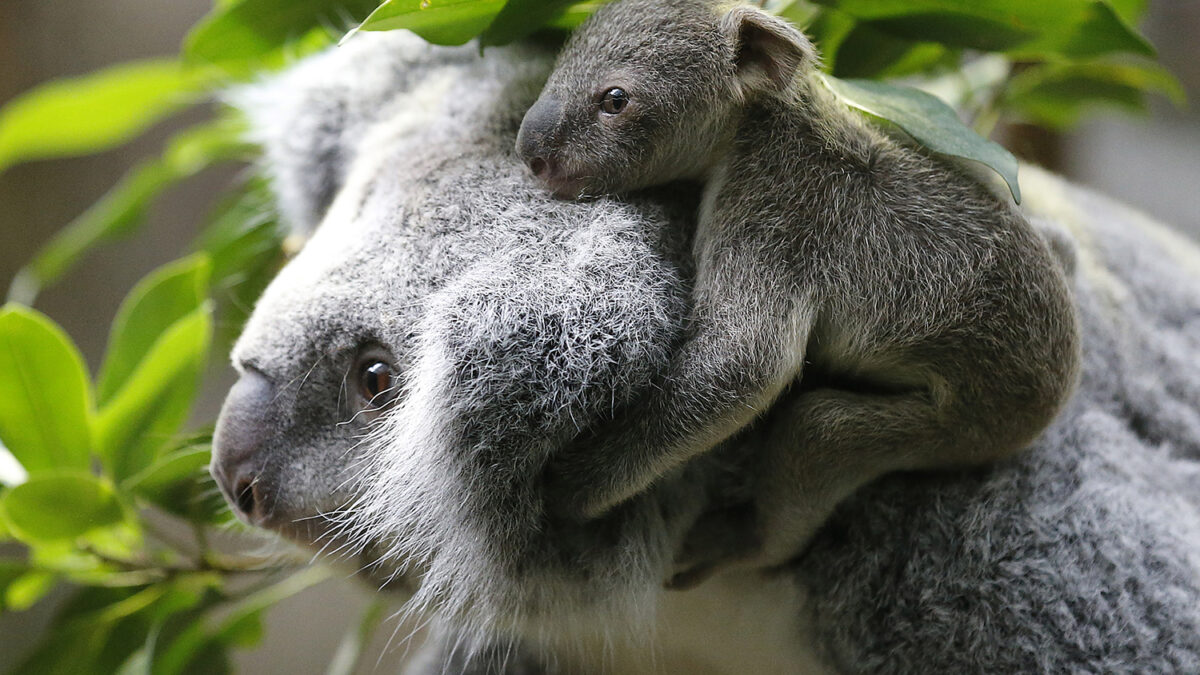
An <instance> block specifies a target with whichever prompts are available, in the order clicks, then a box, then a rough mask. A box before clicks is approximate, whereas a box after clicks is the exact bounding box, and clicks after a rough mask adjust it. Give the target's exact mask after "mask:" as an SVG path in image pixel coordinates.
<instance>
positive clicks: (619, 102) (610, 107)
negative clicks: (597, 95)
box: [600, 87, 629, 115]
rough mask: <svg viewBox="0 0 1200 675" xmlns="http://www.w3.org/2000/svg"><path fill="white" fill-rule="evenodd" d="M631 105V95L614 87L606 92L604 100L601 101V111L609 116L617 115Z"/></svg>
mask: <svg viewBox="0 0 1200 675" xmlns="http://www.w3.org/2000/svg"><path fill="white" fill-rule="evenodd" d="M628 104H629V94H626V93H625V90H624V89H622V88H620V87H613V88H612V89H609V90H608V91H606V92H604V98H602V99H600V109H601V110H603V111H604V112H605V113H607V114H609V115H616V114H617V113H620V112H621V111H622V110H624V109H625V106H626V105H628Z"/></svg>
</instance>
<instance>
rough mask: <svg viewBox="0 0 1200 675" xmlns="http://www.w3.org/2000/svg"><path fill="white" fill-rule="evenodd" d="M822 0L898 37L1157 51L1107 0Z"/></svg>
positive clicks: (1085, 53) (1089, 52) (1049, 48)
mask: <svg viewBox="0 0 1200 675" xmlns="http://www.w3.org/2000/svg"><path fill="white" fill-rule="evenodd" d="M820 1H821V4H824V5H827V6H830V7H834V8H836V9H838V10H839V11H842V12H845V13H847V14H849V15H850V16H853V17H854V18H855V19H858V20H859V21H869V22H871V25H872V26H873V27H875V28H877V29H879V30H881V31H883V32H887V33H891V34H892V35H895V36H896V37H901V38H905V39H908V40H915V41H930V42H940V43H942V44H944V45H947V46H950V47H966V48H972V49H982V50H985V51H1012V52H1014V53H1017V54H1021V55H1047V54H1056V55H1062V56H1067V57H1071V58H1079V57H1090V56H1095V55H1098V54H1106V53H1110V52H1132V53H1138V54H1145V55H1153V53H1154V50H1153V48H1152V47H1151V46H1150V43H1149V42H1147V41H1146V39H1145V38H1143V37H1142V36H1141V35H1139V34H1138V32H1137V31H1136V30H1134V29H1133V28H1132V27H1131V26H1130V25H1129V24H1128V23H1127V22H1126V20H1125V19H1123V18H1122V17H1121V15H1120V14H1118V13H1117V12H1116V11H1114V10H1113V8H1112V6H1110V5H1109V4H1108V3H1106V2H1104V1H1103V0H1057V1H1055V2H1047V1H1046V0H820Z"/></svg>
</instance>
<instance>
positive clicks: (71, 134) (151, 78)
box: [0, 59, 205, 171]
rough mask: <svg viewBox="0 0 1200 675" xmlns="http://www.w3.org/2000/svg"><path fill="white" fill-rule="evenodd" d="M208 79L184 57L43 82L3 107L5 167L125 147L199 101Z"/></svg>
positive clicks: (0, 125)
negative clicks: (188, 65)
mask: <svg viewBox="0 0 1200 675" xmlns="http://www.w3.org/2000/svg"><path fill="white" fill-rule="evenodd" d="M204 82H205V78H204V76H203V75H201V74H199V73H197V72H196V71H193V70H189V69H186V68H184V67H183V66H181V65H180V64H179V62H178V61H175V60H166V59H157V60H149V61H135V62H132V63H125V64H122V65H119V66H113V67H111V68H106V69H104V70H100V71H97V72H94V73H91V74H89V75H84V76H82V77H76V78H70V79H62V80H56V81H53V82H48V83H46V84H43V85H41V86H40V87H37V88H36V89H33V90H32V91H29V92H27V93H26V94H24V95H23V96H20V97H18V98H17V99H15V100H13V101H12V102H11V103H9V104H8V105H7V106H5V107H4V108H3V109H2V110H0V171H3V170H4V169H6V168H8V167H10V166H12V165H13V164H16V163H18V162H24V161H28V160H31V159H45V158H50V157H64V156H70V155H81V154H88V153H93V152H99V151H101V150H105V149H108V148H111V147H114V146H117V145H120V144H121V143H124V142H125V141H127V140H129V139H130V138H132V137H133V136H134V135H136V134H137V133H138V132H140V131H142V130H143V129H145V128H146V127H148V126H150V125H151V124H153V123H155V122H157V121H158V120H160V119H162V118H163V117H165V116H166V115H168V114H169V113H172V112H174V111H176V110H178V109H180V108H182V107H184V106H187V105H189V104H191V103H193V102H194V101H195V100H196V92H197V91H199V89H200V88H201V86H202V84H203V83H204Z"/></svg>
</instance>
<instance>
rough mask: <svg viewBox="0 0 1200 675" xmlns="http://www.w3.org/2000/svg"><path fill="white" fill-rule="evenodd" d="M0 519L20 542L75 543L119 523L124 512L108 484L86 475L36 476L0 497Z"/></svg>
mask: <svg viewBox="0 0 1200 675" xmlns="http://www.w3.org/2000/svg"><path fill="white" fill-rule="evenodd" d="M0 517H3V518H4V519H5V521H6V522H7V523H8V527H9V529H11V530H12V533H13V534H14V535H15V536H16V537H17V538H18V539H20V540H21V541H24V542H26V543H38V542H43V541H60V540H68V539H75V538H76V537H79V536H82V535H84V534H86V533H87V532H89V531H91V530H95V529H98V528H102V527H108V526H111V525H115V524H117V523H120V522H121V521H122V520H123V519H124V517H125V511H124V509H122V508H121V503H120V501H119V500H118V499H117V495H116V492H115V491H114V490H113V487H112V485H111V484H109V483H108V482H106V481H104V480H102V479H99V478H96V477H94V476H91V475H88V474H85V473H72V474H60V475H46V476H34V477H32V478H30V479H29V480H28V481H27V482H25V483H23V484H22V485H18V486H17V487H15V488H12V489H11V490H9V491H7V492H5V493H4V496H3V497H0Z"/></svg>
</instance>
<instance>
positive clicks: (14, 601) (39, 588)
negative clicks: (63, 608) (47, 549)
mask: <svg viewBox="0 0 1200 675" xmlns="http://www.w3.org/2000/svg"><path fill="white" fill-rule="evenodd" d="M57 584H58V577H56V576H55V575H54V574H51V573H50V572H45V571H42V570H30V571H28V572H26V573H25V574H22V575H21V576H20V577H17V578H16V579H13V580H12V581H11V583H9V584H7V585H6V586H5V587H4V602H3V603H2V604H0V606H2V607H4V608H5V609H7V610H11V611H15V612H21V611H24V610H27V609H29V608H30V607H33V605H34V604H35V603H37V601H38V600H41V599H42V598H44V597H45V596H46V594H47V593H49V592H50V591H51V590H53V589H54V587H55V585H57Z"/></svg>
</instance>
